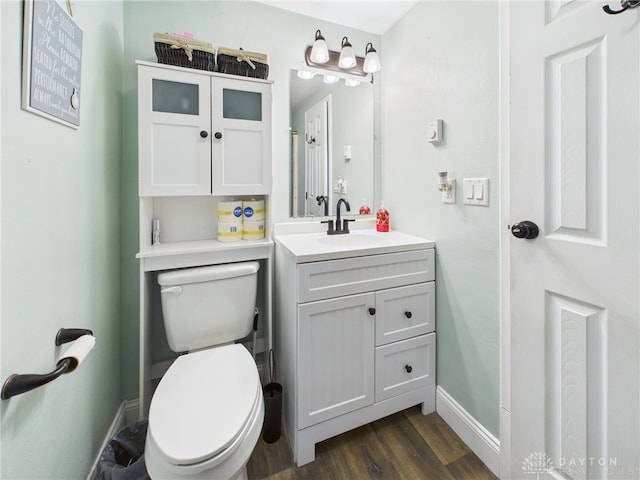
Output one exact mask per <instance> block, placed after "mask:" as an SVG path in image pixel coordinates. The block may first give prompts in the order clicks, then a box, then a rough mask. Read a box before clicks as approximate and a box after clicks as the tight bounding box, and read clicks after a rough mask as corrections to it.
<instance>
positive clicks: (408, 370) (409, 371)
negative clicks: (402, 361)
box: [404, 365, 413, 373]
mask: <svg viewBox="0 0 640 480" xmlns="http://www.w3.org/2000/svg"><path fill="white" fill-rule="evenodd" d="M404 369H405V370H406V371H407V373H411V372H412V371H413V367H412V366H411V365H405V366H404Z"/></svg>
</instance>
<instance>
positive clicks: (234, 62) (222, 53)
mask: <svg viewBox="0 0 640 480" xmlns="http://www.w3.org/2000/svg"><path fill="white" fill-rule="evenodd" d="M216 61H217V63H218V71H219V72H220V73H229V74H231V75H240V76H242V77H251V78H263V79H266V78H267V77H268V76H269V57H268V55H266V54H264V53H256V52H246V51H244V50H233V49H231V48H224V47H220V48H218V55H217V57H216Z"/></svg>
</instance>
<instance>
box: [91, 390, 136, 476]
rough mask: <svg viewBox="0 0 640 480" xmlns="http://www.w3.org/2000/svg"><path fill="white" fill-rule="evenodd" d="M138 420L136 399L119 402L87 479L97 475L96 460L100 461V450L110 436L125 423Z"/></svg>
mask: <svg viewBox="0 0 640 480" xmlns="http://www.w3.org/2000/svg"><path fill="white" fill-rule="evenodd" d="M137 420H138V399H135V400H125V401H124V402H122V403H121V404H120V406H119V407H118V410H117V411H116V415H115V417H113V422H111V426H110V427H109V430H107V434H106V435H105V437H104V440H103V441H102V445H100V449H99V450H98V454H97V455H96V458H95V460H94V461H93V465H91V470H89V473H88V474H87V480H96V479H97V477H98V471H97V470H98V462H99V461H100V456H101V455H102V451H103V450H104V448H105V447H106V446H107V443H108V442H109V440H111V437H113V436H114V435H115V434H116V433H118V432H119V431H120V430H122V429H123V428H124V427H125V426H126V425H129V424H130V423H132V422H135V421H137Z"/></svg>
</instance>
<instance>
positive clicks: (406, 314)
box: [404, 311, 412, 318]
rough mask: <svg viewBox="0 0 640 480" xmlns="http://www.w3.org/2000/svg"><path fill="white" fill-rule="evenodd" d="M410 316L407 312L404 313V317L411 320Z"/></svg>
mask: <svg viewBox="0 0 640 480" xmlns="http://www.w3.org/2000/svg"><path fill="white" fill-rule="evenodd" d="M411 315H412V314H411V312H409V311H406V312H404V316H405V317H407V318H411Z"/></svg>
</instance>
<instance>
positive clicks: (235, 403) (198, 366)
mask: <svg viewBox="0 0 640 480" xmlns="http://www.w3.org/2000/svg"><path fill="white" fill-rule="evenodd" d="M260 387H261V384H260V378H259V376H258V370H257V368H256V364H255V362H254V360H253V358H252V356H251V354H250V353H249V352H248V351H247V349H246V348H245V347H244V346H243V345H241V344H235V345H229V346H225V347H217V348H212V349H209V350H202V351H199V352H195V353H190V354H187V355H182V356H180V357H178V358H177V359H176V361H175V362H174V363H173V365H171V367H170V368H169V370H167V372H166V373H165V375H164V376H163V377H162V380H161V381H160V383H159V385H158V388H157V389H156V391H155V393H154V395H153V398H152V399H151V406H150V408H149V435H151V436H152V439H153V441H154V443H155V444H156V445H157V447H158V449H159V450H160V451H161V452H162V454H164V456H165V458H166V460H167V461H168V462H170V463H172V464H174V465H192V464H194V463H199V462H202V461H204V460H207V459H209V458H211V457H213V456H215V455H217V454H218V453H219V452H221V451H223V450H225V449H226V448H227V447H228V446H229V445H230V444H232V443H233V441H234V440H235V439H236V438H237V437H238V436H239V435H240V434H241V432H242V431H243V428H244V426H245V424H246V423H247V422H248V421H249V419H250V417H251V412H252V411H253V409H254V408H255V405H256V403H257V399H258V398H259V395H261V391H262V389H261V388H260Z"/></svg>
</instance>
